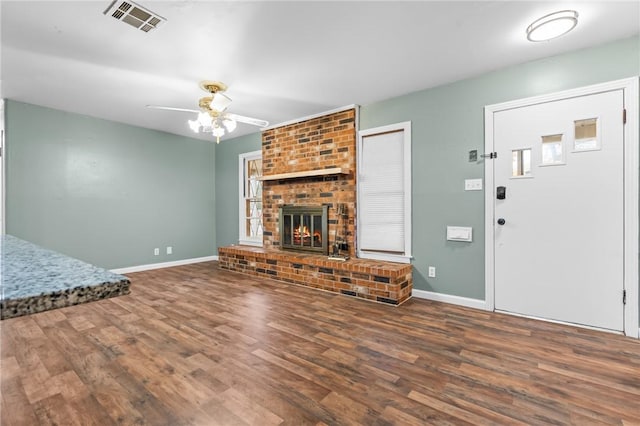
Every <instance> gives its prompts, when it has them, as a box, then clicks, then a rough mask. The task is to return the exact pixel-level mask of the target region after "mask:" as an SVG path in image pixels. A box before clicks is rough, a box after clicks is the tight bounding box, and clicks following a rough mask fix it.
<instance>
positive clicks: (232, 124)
mask: <svg viewBox="0 0 640 426" xmlns="http://www.w3.org/2000/svg"><path fill="white" fill-rule="evenodd" d="M222 124H223V125H224V127H225V128H226V129H227V132H229V133H231V132H233V131H234V130H235V129H236V127H237V126H238V123H237V122H236V120H232V119H230V118H225V119H224V120H222Z"/></svg>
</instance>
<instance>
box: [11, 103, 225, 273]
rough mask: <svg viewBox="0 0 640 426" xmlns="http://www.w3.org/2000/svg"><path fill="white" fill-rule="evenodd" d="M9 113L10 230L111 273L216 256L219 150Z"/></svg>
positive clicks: (22, 111) (24, 110) (102, 125)
mask: <svg viewBox="0 0 640 426" xmlns="http://www.w3.org/2000/svg"><path fill="white" fill-rule="evenodd" d="M5 113H6V149H7V161H6V231H7V233H8V234H12V235H15V236H17V237H19V238H23V239H25V240H28V241H31V242H34V243H36V244H39V245H41V246H44V247H47V248H50V249H53V250H57V251H59V252H62V253H65V254H67V255H70V256H73V257H76V258H79V259H82V260H84V261H87V262H90V263H92V264H95V265H98V266H101V267H104V268H109V269H112V268H123V267H129V266H138V265H144V264H151V263H160V262H169V261H175V260H181V259H190V258H196V257H203V256H211V255H214V254H215V253H216V247H217V244H216V238H215V237H216V236H215V226H214V224H215V170H214V163H215V148H214V144H211V143H210V142H205V141H200V140H196V139H191V138H186V137H181V136H176V135H172V134H168V133H163V132H157V131H153V130H148V129H143V128H139V127H133V126H129V125H125V124H120V123H114V122H110V121H106V120H100V119H95V118H91V117H87V116H83V115H78V114H72V113H67V112H62V111H58V110H54V109H49V108H43V107H40V106H35V105H30V104H25V103H20V102H16V101H11V100H9V101H7V104H6V111H5ZM167 246H172V247H173V254H172V255H167V254H166V247H167ZM156 247H158V248H160V253H161V254H160V256H154V255H153V249H154V248H156Z"/></svg>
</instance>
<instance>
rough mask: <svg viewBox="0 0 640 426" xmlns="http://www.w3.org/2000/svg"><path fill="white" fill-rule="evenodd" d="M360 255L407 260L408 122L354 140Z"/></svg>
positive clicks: (380, 258)
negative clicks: (356, 151)
mask: <svg viewBox="0 0 640 426" xmlns="http://www.w3.org/2000/svg"><path fill="white" fill-rule="evenodd" d="M358 171H359V172H358V226H357V229H358V256H359V257H363V258H370V259H379V260H392V261H396V262H407V263H408V262H409V261H410V259H411V123H410V122H405V123H399V124H394V125H390V126H384V127H379V128H375V129H368V130H363V131H361V132H360V133H359V138H358Z"/></svg>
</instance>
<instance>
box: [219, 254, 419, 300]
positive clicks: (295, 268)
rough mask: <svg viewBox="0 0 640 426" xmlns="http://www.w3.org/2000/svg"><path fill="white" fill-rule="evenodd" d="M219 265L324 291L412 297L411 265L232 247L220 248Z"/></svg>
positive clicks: (387, 297)
mask: <svg viewBox="0 0 640 426" xmlns="http://www.w3.org/2000/svg"><path fill="white" fill-rule="evenodd" d="M218 255H219V259H220V260H219V265H220V267H221V268H222V269H228V270H232V271H237V272H243V273H246V274H251V275H257V276H262V277H268V278H274V279H277V280H281V281H286V282H290V283H295V284H302V285H305V286H308V287H313V288H318V289H321V290H327V291H332V292H336V293H342V294H346V295H349V296H355V297H360V298H363V299H368V300H374V301H377V302H382V303H389V304H392V305H399V304H401V303H402V302H404V301H405V300H407V299H408V298H409V297H410V296H411V289H412V288H413V281H412V276H411V265H409V264H402V263H392V262H380V261H375V260H366V259H350V260H348V261H346V262H342V261H336V260H328V259H327V257H326V256H320V255H317V254H303V253H291V252H285V251H280V250H267V249H264V248H262V247H248V246H229V247H220V248H219V249H218Z"/></svg>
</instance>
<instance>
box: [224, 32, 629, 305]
mask: <svg viewBox="0 0 640 426" xmlns="http://www.w3.org/2000/svg"><path fill="white" fill-rule="evenodd" d="M436 66H437V65H436ZM638 75H640V39H639V38H638V37H637V36H636V37H633V38H629V39H625V40H620V41H617V42H614V43H610V44H607V45H603V46H599V47H595V48H590V49H584V50H580V51H576V52H572V53H568V54H564V55H559V56H555V57H550V58H545V59H542V60H538V61H534V62H529V63H526V64H521V65H517V66H513V67H510V68H506V69H502V70H498V71H494V72H491V73H487V74H484V75H481V76H478V77H475V78H471V79H467V80H463V81H459V82H456V83H452V84H448V85H446V86H441V87H436V88H433V89H427V90H423V91H420V92H415V93H411V94H408V95H405V96H400V97H397V98H393V99H389V100H385V101H382V102H378V103H375V104H371V105H365V106H362V107H361V109H360V129H368V128H372V127H378V126H383V125H386V124H392V123H398V122H402V121H408V120H410V121H411V122H412V149H413V164H412V168H413V182H412V185H413V194H412V196H413V234H412V238H413V255H414V261H413V265H414V288H416V289H419V290H428V291H434V292H438V293H445V294H451V295H456V296H462V297H468V298H473V299H481V300H483V299H484V288H485V283H484V261H485V258H484V191H471V192H468V191H467V192H465V191H464V180H465V179H468V178H484V163H483V162H477V163H470V162H468V158H467V155H468V151H469V150H471V149H477V150H478V152H479V153H482V152H483V151H484V106H485V105H490V104H495V103H499V102H505V101H510V100H515V99H520V98H525V97H529V96H535V95H540V94H545V93H551V92H555V91H560V90H566V89H571V88H575V87H580V86H586V85H590V84H595V83H601V82H605V81H610V80H616V79H620V78H627V77H633V76H638ZM258 149H260V137H259V136H258V135H251V136H250V137H245V138H238V139H233V140H230V141H225V142H223V143H221V144H220V145H219V147H218V150H217V153H216V193H217V194H218V201H217V204H216V233H217V235H218V243H219V245H228V244H232V243H237V240H238V235H237V234H238V231H237V229H238V219H237V218H238V207H237V205H238V170H237V163H238V154H239V153H242V152H248V151H254V150H258ZM447 225H461V226H472V227H473V232H474V241H473V242H472V243H461V242H451V241H449V242H448V241H446V239H445V231H446V226H447ZM428 266H435V267H436V270H437V278H427V268H428Z"/></svg>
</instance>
